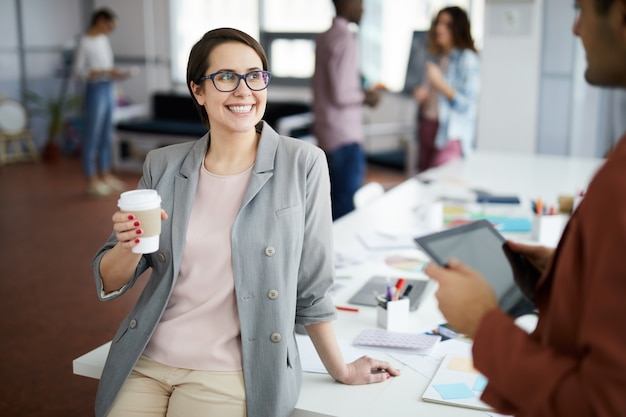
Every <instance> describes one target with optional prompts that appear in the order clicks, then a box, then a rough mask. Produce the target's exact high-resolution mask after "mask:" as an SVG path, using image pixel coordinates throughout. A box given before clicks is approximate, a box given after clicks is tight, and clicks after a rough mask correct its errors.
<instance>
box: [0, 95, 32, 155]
mask: <svg viewBox="0 0 626 417" xmlns="http://www.w3.org/2000/svg"><path fill="white" fill-rule="evenodd" d="M9 143H11V148H12V150H13V152H12V153H8V148H9ZM24 148H25V150H24ZM25 160H34V161H38V160H39V152H37V148H36V147H35V144H34V142H33V137H32V134H31V132H30V130H29V129H28V112H27V111H26V108H25V107H24V106H23V105H22V103H20V102H19V101H17V100H13V99H10V98H2V99H0V166H1V165H4V164H6V163H8V162H17V161H25Z"/></svg>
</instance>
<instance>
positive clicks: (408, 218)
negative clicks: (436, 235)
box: [74, 152, 603, 417]
mask: <svg viewBox="0 0 626 417" xmlns="http://www.w3.org/2000/svg"><path fill="white" fill-rule="evenodd" d="M602 162H603V161H602V160H601V159H565V158H558V157H542V156H524V155H515V154H506V153H486V152H484V153H476V154H474V155H472V156H471V157H470V158H468V159H467V160H464V161H462V162H454V163H452V164H450V165H447V166H444V167H440V168H437V169H434V170H431V171H429V172H426V173H423V174H421V175H420V176H419V177H420V178H422V179H428V180H432V181H433V183H431V184H430V185H424V184H422V183H421V182H420V181H418V180H417V179H409V180H407V181H405V182H404V183H402V184H400V185H398V186H397V187H395V188H393V189H392V190H390V191H388V192H387V193H385V195H384V197H382V198H380V199H378V200H375V201H374V202H372V203H371V204H370V205H368V206H366V207H364V208H362V209H359V210H358V211H355V212H353V213H350V214H348V215H347V216H344V217H342V218H341V219H339V220H338V221H337V222H335V225H334V230H335V249H336V250H337V251H339V252H342V253H350V254H352V255H354V256H361V257H364V258H365V259H367V261H366V262H365V263H362V264H360V265H356V266H350V267H347V268H343V269H339V270H338V271H337V275H338V276H340V277H342V276H349V277H350V279H338V280H337V282H338V283H340V284H342V285H343V287H342V288H340V289H339V290H338V291H337V292H336V294H335V301H336V303H337V304H344V305H345V304H346V303H347V300H348V299H349V298H350V297H351V295H352V294H354V292H355V291H356V290H357V289H358V288H359V287H360V286H361V285H362V284H363V283H364V282H365V281H366V280H367V279H368V278H369V277H371V276H372V275H376V274H389V275H391V274H393V275H396V276H398V275H403V276H405V277H407V278H423V279H426V278H425V276H423V275H422V274H420V273H413V274H411V273H404V272H400V271H398V270H395V269H392V268H391V267H389V266H387V265H386V264H385V263H384V262H382V259H383V258H384V257H385V256H386V255H387V254H389V251H381V250H378V251H367V250H366V249H365V248H364V246H363V245H362V243H361V242H360V241H359V239H358V238H357V237H356V234H357V233H358V232H359V231H362V230H364V229H376V228H388V229H389V228H396V229H397V230H402V228H404V229H405V230H406V229H409V230H412V228H415V227H418V226H419V224H418V223H417V221H416V216H415V207H416V206H418V205H419V204H422V203H423V202H424V201H431V200H432V199H433V198H436V197H437V195H438V194H439V193H441V192H442V191H444V192H446V191H448V190H449V186H450V184H452V185H453V186H455V187H456V186H458V185H459V184H463V185H464V186H467V187H476V188H483V189H486V190H488V191H492V192H500V193H514V194H518V195H519V196H520V197H521V198H522V201H524V200H525V199H528V198H536V197H542V198H549V197H550V196H555V198H556V195H558V194H562V193H569V194H572V193H574V192H575V191H576V190H577V189H578V188H584V187H586V186H587V184H588V182H589V180H590V178H591V177H592V175H593V173H594V172H595V171H596V170H597V168H598V167H599V166H600V165H601V163H602ZM513 238H515V237H514V236H513ZM407 250H416V249H407ZM338 314H339V318H338V320H337V321H336V322H335V330H336V333H337V336H338V338H339V339H341V340H346V341H351V340H353V339H354V338H355V337H356V336H357V335H358V333H360V332H361V331H362V330H363V329H365V328H371V327H375V326H376V314H375V309H374V308H373V307H372V308H370V307H359V312H358V313H353V312H345V311H339V312H338ZM444 321H445V320H444V319H443V317H442V315H441V313H440V312H439V310H438V308H437V303H436V300H435V298H434V296H433V289H431V290H430V293H429V294H428V295H427V297H425V299H424V301H423V302H422V304H421V305H420V307H419V309H418V310H417V311H415V312H412V313H411V314H410V322H411V329H412V331H425V330H430V329H432V328H433V327H435V326H436V325H438V324H440V323H442V322H444ZM107 352H108V344H106V345H103V346H101V347H99V348H97V349H95V350H93V351H91V352H89V353H87V354H85V355H83V356H81V357H80V358H77V359H76V360H74V373H75V374H78V375H83V376H88V377H92V378H99V376H100V373H101V371H102V366H103V364H104V360H105V358H106V354H107ZM379 357H380V358H381V359H386V360H390V362H392V363H393V364H394V365H395V366H398V367H399V368H400V369H401V371H402V375H401V376H400V377H398V378H391V379H389V380H388V381H386V382H383V383H380V384H372V385H364V386H348V385H342V384H339V383H336V382H334V381H333V380H332V379H331V378H330V377H329V376H328V375H323V374H312V373H305V374H304V378H303V380H304V384H303V389H302V394H301V396H300V399H299V401H298V403H297V407H298V409H299V410H298V411H297V413H303V412H306V411H313V412H317V413H325V414H329V415H332V416H338V417H368V416H372V417H374V416H376V417H378V416H381V415H388V414H389V413H390V412H393V415H394V416H397V417H404V416H406V417H409V416H411V417H415V416H432V415H437V416H440V417H471V416H485V415H486V414H485V412H483V411H475V410H470V409H465V408H460V407H451V406H445V405H438V404H432V403H426V402H423V401H421V400H420V397H421V394H422V392H423V391H424V390H425V388H426V386H427V385H428V382H429V381H428V379H426V378H425V377H423V376H422V375H420V374H419V373H417V372H416V371H414V370H413V369H411V368H409V367H406V366H404V365H402V364H400V363H398V362H396V361H394V360H393V359H390V358H388V357H386V355H384V354H381V355H379ZM294 415H297V414H294Z"/></svg>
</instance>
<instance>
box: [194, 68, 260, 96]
mask: <svg viewBox="0 0 626 417" xmlns="http://www.w3.org/2000/svg"><path fill="white" fill-rule="evenodd" d="M257 72H260V73H262V74H267V83H266V84H265V87H263V88H259V89H254V88H252V87H250V85H249V84H248V76H249V75H250V74H254V73H257ZM219 74H232V75H234V76H236V77H237V85H235V87H234V88H233V89H232V90H220V89H219V87H218V86H217V84H215V77H216V76H217V75H219ZM271 79H272V73H271V72H269V71H265V70H253V71H250V72H247V73H245V74H237V73H236V72H234V71H217V72H214V73H213V74H209V75H203V76H202V77H200V78H198V82H197V83H196V84H200V83H201V82H203V81H205V80H211V82H212V83H213V87H215V89H216V90H217V91H220V92H222V93H231V92H233V91H235V90H236V89H238V88H239V84H241V80H243V81H244V82H245V83H246V87H248V88H249V89H250V90H252V91H263V90H265V89H266V88H267V86H269V85H270V80H271Z"/></svg>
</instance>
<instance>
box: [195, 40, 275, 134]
mask: <svg viewBox="0 0 626 417" xmlns="http://www.w3.org/2000/svg"><path fill="white" fill-rule="evenodd" d="M227 42H239V43H243V44H244V45H248V46H249V47H251V48H252V49H254V51H255V52H256V53H257V55H258V56H259V58H261V62H262V63H263V70H265V71H267V69H268V68H269V63H268V60H267V55H266V54H265V51H264V50H263V47H262V46H261V44H260V43H259V42H258V41H257V40H256V39H254V38H253V37H252V36H250V35H248V34H247V33H244V32H242V31H240V30H237V29H233V28H219V29H213V30H210V31H208V32H207V33H205V34H204V36H203V37H202V39H200V40H199V41H198V42H196V44H195V45H194V46H193V47H192V48H191V52H190V53H189V61H188V62H187V88H188V89H189V92H190V93H191V97H192V98H193V104H194V106H196V109H197V110H198V113H199V114H200V120H201V121H202V124H203V125H204V126H205V127H209V115H208V114H207V112H206V109H205V108H204V107H203V106H201V105H200V104H199V103H198V101H197V100H196V97H195V96H194V94H193V90H192V88H191V82H192V81H193V82H194V83H195V84H200V81H199V80H200V78H202V77H203V76H204V75H205V74H206V71H207V69H208V68H209V55H210V54H211V52H212V51H213V49H215V47H216V46H219V45H221V44H223V43H227Z"/></svg>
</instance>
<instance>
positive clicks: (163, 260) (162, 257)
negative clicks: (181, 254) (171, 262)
mask: <svg viewBox="0 0 626 417" xmlns="http://www.w3.org/2000/svg"><path fill="white" fill-rule="evenodd" d="M157 260H158V261H159V262H161V263H162V264H164V263H165V255H163V253H162V252H159V254H158V255H157Z"/></svg>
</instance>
